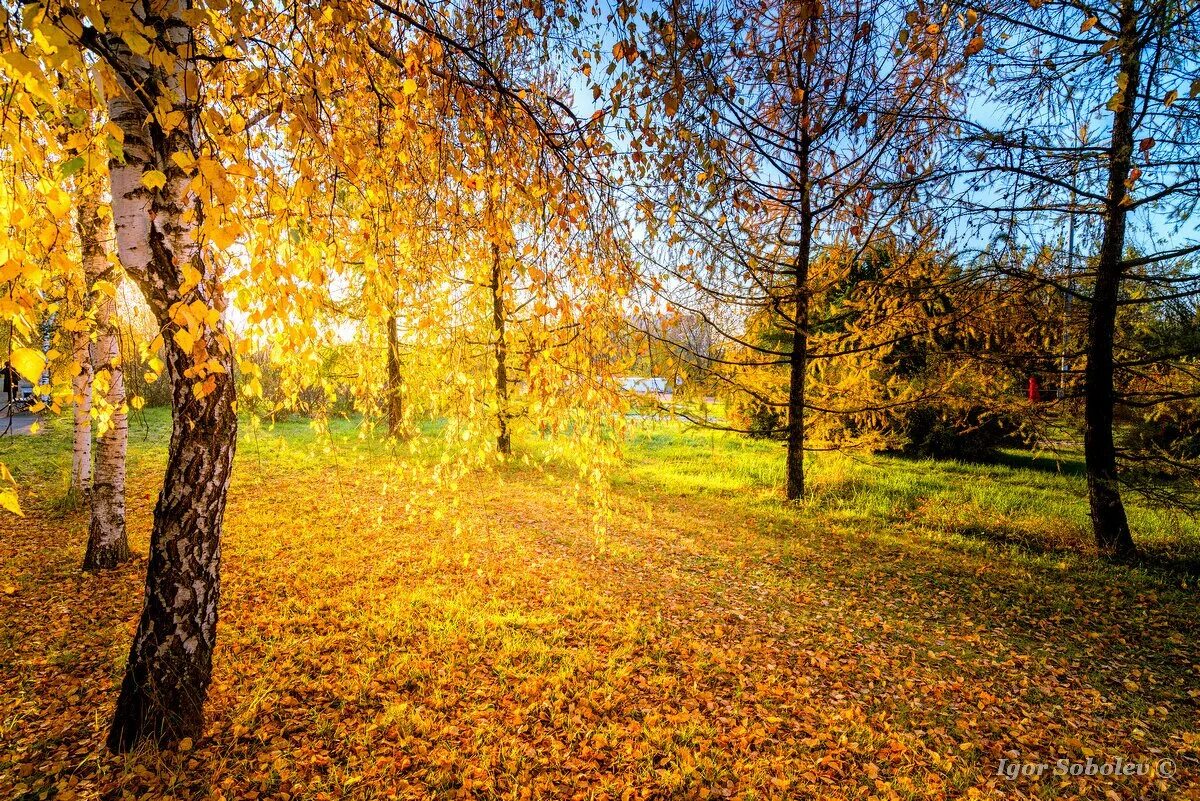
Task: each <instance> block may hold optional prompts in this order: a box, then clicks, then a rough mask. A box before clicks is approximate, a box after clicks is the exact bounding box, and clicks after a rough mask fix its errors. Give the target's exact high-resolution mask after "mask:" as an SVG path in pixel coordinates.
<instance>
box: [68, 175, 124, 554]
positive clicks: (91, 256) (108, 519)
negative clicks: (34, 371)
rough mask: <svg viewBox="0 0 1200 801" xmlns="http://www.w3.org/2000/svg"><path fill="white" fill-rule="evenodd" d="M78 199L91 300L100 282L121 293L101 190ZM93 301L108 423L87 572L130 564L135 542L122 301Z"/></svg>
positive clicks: (100, 443) (93, 372)
mask: <svg viewBox="0 0 1200 801" xmlns="http://www.w3.org/2000/svg"><path fill="white" fill-rule="evenodd" d="M77 198H78V209H77V210H76V214H77V217H76V227H77V229H78V231H79V241H80V245H81V254H82V257H83V273H84V281H85V291H86V292H87V293H88V296H89V297H91V296H92V293H93V291H94V290H95V288H96V285H97V284H98V283H99V282H100V281H110V282H111V283H112V284H113V286H114V290H115V287H116V284H117V283H118V282H119V281H120V276H119V275H118V274H117V273H116V271H115V270H113V269H112V265H111V264H110V263H109V258H108V252H107V249H106V248H105V246H104V222H103V220H102V219H101V217H100V213H99V212H100V203H99V198H98V197H97V191H96V189H95V188H94V187H84V188H83V189H82V190H81V191H80V192H79V194H78V196H77ZM92 302H93V304H94V309H95V332H96V341H95V342H93V343H91V345H90V347H89V353H86V354H84V356H85V358H86V360H87V364H88V375H89V377H90V380H91V382H92V383H93V384H94V387H95V391H96V392H98V393H102V397H103V402H97V404H96V406H97V408H98V410H99V411H100V412H101V413H102V416H103V417H106V418H107V422H106V423H105V422H103V421H102V423H103V424H102V426H101V431H100V435H99V438H98V439H97V441H96V445H95V448H94V451H95V463H96V464H95V471H94V475H93V479H92V493H91V507H92V514H91V523H90V525H89V528H88V543H87V551H86V553H85V554H84V556H83V569H84V570H101V569H110V568H114V567H116V566H117V565H119V564H121V563H122V562H124V561H126V560H127V559H129V540H128V538H127V536H126V533H125V441H126V437H127V433H128V428H129V426H128V422H127V420H126V417H125V379H124V374H123V372H122V370H121V350H120V347H119V345H118V339H117V330H116V305H117V302H116V299H115V298H114V297H112V296H110V295H109V294H107V293H101V296H100V297H99V298H98V299H97V298H93V300H92ZM98 397H99V396H98ZM89 428H90V426H89ZM89 437H90V431H89Z"/></svg>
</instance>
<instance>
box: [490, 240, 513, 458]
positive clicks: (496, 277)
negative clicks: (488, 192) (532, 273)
mask: <svg viewBox="0 0 1200 801" xmlns="http://www.w3.org/2000/svg"><path fill="white" fill-rule="evenodd" d="M491 287H492V328H493V329H494V335H495V337H496V347H495V355H496V449H497V450H498V451H500V453H503V454H510V453H512V438H511V436H510V434H509V431H508V340H507V338H506V336H507V335H506V332H505V320H506V316H505V313H504V291H503V290H504V280H503V275H502V273H501V268H500V247H499V246H498V245H495V244H493V245H492V284H491Z"/></svg>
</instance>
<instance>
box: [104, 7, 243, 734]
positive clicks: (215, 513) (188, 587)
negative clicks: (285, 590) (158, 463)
mask: <svg viewBox="0 0 1200 801" xmlns="http://www.w3.org/2000/svg"><path fill="white" fill-rule="evenodd" d="M137 6H138V9H137V10H138V12H139V15H141V14H144V15H145V16H146V18H147V22H146V24H147V25H148V27H149V29H150V30H156V29H157V30H158V31H160V34H159V38H158V43H159V44H160V45H165V46H168V47H170V48H172V49H173V50H174V52H175V57H174V58H170V59H164V58H156V59H155V61H156V64H155V65H152V64H151V63H150V62H149V61H148V60H147V59H146V58H144V57H142V56H138V55H136V54H134V53H133V52H131V51H130V49H129V47H128V46H127V45H126V43H125V42H124V40H123V39H122V38H121V37H120V36H119V35H118V34H117V33H116V32H110V33H106V34H103V35H102V37H103V38H102V47H100V48H99V49H101V50H102V51H103V52H104V54H105V56H106V60H107V61H108V62H109V64H110V65H111V66H113V68H114V71H115V72H116V74H117V77H118V79H119V80H120V83H121V89H122V90H123V93H122V94H120V95H118V96H115V97H111V98H110V99H109V117H110V118H111V119H112V121H113V123H114V124H116V125H117V126H119V127H120V129H121V131H122V132H123V134H124V143H123V146H124V160H123V161H114V162H113V163H112V165H111V166H110V169H111V174H112V195H113V221H114V224H115V228H116V234H117V247H118V254H119V256H120V260H121V263H122V265H123V266H124V267H125V270H126V272H127V273H128V274H129V276H130V277H131V278H133V280H134V281H135V282H137V284H138V286H139V287H140V288H141V290H142V292H143V293H144V294H145V295H146V300H147V301H148V303H149V305H150V308H151V310H152V311H153V313H154V315H155V318H156V320H157V322H158V324H159V325H160V327H161V330H162V333H163V339H164V342H165V346H164V348H163V350H164V354H163V359H164V362H165V363H166V372H167V376H168V377H169V379H170V381H171V399H172V411H173V425H172V429H171V442H170V446H169V449H168V452H167V468H166V475H165V477H164V480H163V487H162V490H161V492H160V493H159V497H158V503H157V505H156V506H155V509H154V527H153V530H152V532H151V535H150V554H149V565H148V567H147V572H146V595H145V605H144V607H143V610H142V616H141V620H140V621H139V623H138V628H137V633H136V634H135V635H134V639H133V645H132V647H131V648H130V652H129V660H128V662H127V664H126V668H125V677H124V680H123V681H122V683H121V695H120V698H119V700H118V701H117V708H116V712H115V714H114V716H113V720H112V726H111V728H110V730H109V735H108V746H109V748H111V749H112V750H114V751H127V750H129V749H130V748H132V747H134V746H135V745H137V744H138V743H140V742H143V741H151V742H155V743H157V744H159V745H167V744H170V743H173V742H177V741H179V740H181V739H183V738H196V737H199V736H200V734H201V733H202V731H203V726H204V700H205V697H206V695H207V693H208V684H209V679H210V677H211V673H212V655H213V648H214V647H215V645H216V625H217V603H218V599H219V597H220V590H221V582H220V565H221V527H222V523H223V520H224V513H225V498H226V492H227V489H228V486H229V478H230V474H231V472H232V466H233V456H234V450H235V446H236V442H237V416H236V413H235V409H234V401H235V394H234V386H233V354H232V351H231V348H230V343H229V338H228V336H227V335H226V334H225V331H224V324H223V322H222V320H221V312H222V311H223V310H224V305H225V304H224V298H223V296H222V295H221V290H220V284H219V280H218V276H217V273H216V270H215V269H213V268H212V267H210V265H209V264H207V263H206V261H205V259H204V257H203V250H202V239H201V237H200V236H198V230H199V228H200V226H201V225H202V223H203V212H204V208H203V206H202V205H201V204H200V202H199V200H198V199H197V198H195V197H193V196H192V195H190V193H189V192H188V184H189V182H190V176H189V175H188V174H187V173H186V172H185V171H184V170H183V169H182V168H181V167H180V166H179V165H178V163H177V162H176V161H175V160H174V159H172V158H171V156H172V154H175V153H185V154H189V155H191V156H193V157H196V156H198V155H199V146H198V143H199V139H200V137H199V114H200V107H199V106H200V104H199V102H198V98H197V97H196V95H195V92H196V91H197V88H198V84H197V82H196V81H195V80H194V72H195V69H196V63H195V61H194V59H193V58H192V54H193V47H194V42H193V40H192V32H191V30H190V29H189V28H188V26H187V24H186V23H185V22H183V20H182V19H180V16H179V15H180V13H181V12H182V11H183V9H184V8H185V6H186V4H185V3H183V2H181V1H180V0H171V1H170V2H166V3H160V4H153V5H151V4H148V3H138V4H137ZM187 73H193V75H192V79H191V80H189V81H188V82H187V83H186V84H185V81H184V76H185V74H187ZM160 104H166V106H167V107H168V108H174V109H176V110H179V111H183V112H184V120H183V122H182V123H181V124H180V125H178V126H177V127H175V128H173V129H172V130H171V131H170V132H166V131H164V130H162V128H161V127H159V124H158V122H157V120H158V119H159V118H160V117H161V116H162V114H161V109H160ZM154 112H158V113H154ZM148 170H158V171H160V172H162V173H163V175H164V176H165V184H164V185H163V186H162V187H161V188H159V189H150V188H147V187H146V186H144V185H143V184H142V182H141V179H142V175H143V173H145V172H146V171H148ZM185 267H190V268H191V269H192V270H195V271H196V273H198V275H199V278H200V280H199V283H195V282H193V281H187V280H186V275H185V273H184V268H185ZM197 304H200V305H202V306H203V307H204V308H203V309H202V310H201V309H200V307H199V306H198V305H197ZM213 367H215V369H211V368H213Z"/></svg>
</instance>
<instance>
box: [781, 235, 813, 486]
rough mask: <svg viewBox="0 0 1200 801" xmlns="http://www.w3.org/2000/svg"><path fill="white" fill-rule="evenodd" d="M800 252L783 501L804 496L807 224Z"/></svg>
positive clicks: (789, 384) (806, 364) (810, 248)
mask: <svg viewBox="0 0 1200 801" xmlns="http://www.w3.org/2000/svg"><path fill="white" fill-rule="evenodd" d="M801 225H802V226H803V230H802V232H801V234H800V252H799V253H798V254H797V258H796V270H795V276H794V280H795V283H794V285H793V295H794V296H793V308H794V309H795V315H796V316H795V320H794V325H793V333H792V353H791V356H790V357H789V359H788V367H789V374H788V425H787V499H788V500H789V501H797V500H800V499H802V498H803V497H804V384H805V376H806V373H807V372H808V262H809V258H810V255H811V251H812V238H811V237H812V235H811V225H808V224H806V223H804V222H802V223H801Z"/></svg>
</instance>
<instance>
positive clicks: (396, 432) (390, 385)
mask: <svg viewBox="0 0 1200 801" xmlns="http://www.w3.org/2000/svg"><path fill="white" fill-rule="evenodd" d="M399 324H400V321H399V320H398V319H396V315H395V314H391V315H389V316H388V336H387V343H388V344H387V423H388V435H389V436H392V437H395V438H396V439H403V438H404V433H405V432H404V377H403V376H402V375H401V373H400V341H399V334H398V332H397V328H398V327H399Z"/></svg>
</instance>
